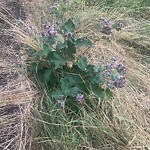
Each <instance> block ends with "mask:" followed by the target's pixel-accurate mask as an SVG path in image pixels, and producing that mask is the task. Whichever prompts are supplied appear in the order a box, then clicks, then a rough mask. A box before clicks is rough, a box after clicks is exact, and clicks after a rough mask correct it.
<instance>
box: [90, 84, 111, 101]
mask: <svg viewBox="0 0 150 150" xmlns="http://www.w3.org/2000/svg"><path fill="white" fill-rule="evenodd" d="M91 90H92V92H93V93H94V95H95V96H97V97H98V98H100V99H101V100H108V99H109V98H110V97H111V96H112V93H111V91H110V90H109V89H103V88H101V87H100V85H99V84H92V85H91Z"/></svg>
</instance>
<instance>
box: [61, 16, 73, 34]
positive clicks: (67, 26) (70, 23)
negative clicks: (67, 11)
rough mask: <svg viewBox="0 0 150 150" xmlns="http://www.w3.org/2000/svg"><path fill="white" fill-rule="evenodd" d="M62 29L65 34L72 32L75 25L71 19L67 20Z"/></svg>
mask: <svg viewBox="0 0 150 150" xmlns="http://www.w3.org/2000/svg"><path fill="white" fill-rule="evenodd" d="M63 27H64V28H65V30H66V31H67V32H74V30H75V24H74V23H73V21H72V20H71V19H69V20H68V21H67V22H65V23H64V25H63Z"/></svg>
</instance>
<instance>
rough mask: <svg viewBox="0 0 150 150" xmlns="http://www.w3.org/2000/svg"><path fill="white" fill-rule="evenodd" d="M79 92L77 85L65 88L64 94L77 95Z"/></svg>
mask: <svg viewBox="0 0 150 150" xmlns="http://www.w3.org/2000/svg"><path fill="white" fill-rule="evenodd" d="M78 93H79V89H78V88H77V87H71V88H68V89H65V90H64V94H65V95H66V96H76V95H77V94H78Z"/></svg>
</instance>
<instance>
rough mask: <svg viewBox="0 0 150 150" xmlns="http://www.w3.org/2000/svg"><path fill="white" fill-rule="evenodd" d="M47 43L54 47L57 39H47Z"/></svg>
mask: <svg viewBox="0 0 150 150" xmlns="http://www.w3.org/2000/svg"><path fill="white" fill-rule="evenodd" d="M46 42H47V44H48V46H52V45H53V44H55V42H56V39H55V38H54V37H46Z"/></svg>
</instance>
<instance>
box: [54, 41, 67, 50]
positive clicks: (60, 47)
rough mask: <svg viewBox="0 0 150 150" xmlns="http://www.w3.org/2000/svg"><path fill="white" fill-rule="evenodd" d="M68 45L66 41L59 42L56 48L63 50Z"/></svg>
mask: <svg viewBox="0 0 150 150" xmlns="http://www.w3.org/2000/svg"><path fill="white" fill-rule="evenodd" d="M66 46H67V44H66V43H63V42H59V43H57V45H56V50H62V49H64V48H65V47H66Z"/></svg>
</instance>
